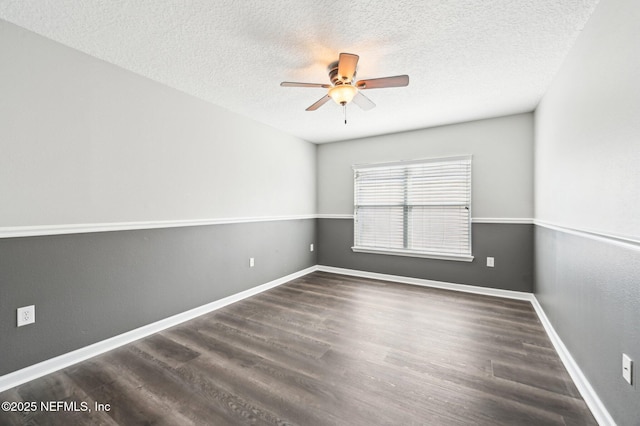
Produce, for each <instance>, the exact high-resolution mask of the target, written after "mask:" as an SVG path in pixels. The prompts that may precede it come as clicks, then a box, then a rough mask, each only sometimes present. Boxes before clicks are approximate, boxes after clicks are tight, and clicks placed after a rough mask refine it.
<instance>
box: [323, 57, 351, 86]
mask: <svg viewBox="0 0 640 426" xmlns="http://www.w3.org/2000/svg"><path fill="white" fill-rule="evenodd" d="M338 62H339V61H334V62H331V63H330V64H329V66H328V67H327V70H328V71H329V80H331V84H333V85H334V86H336V85H339V84H351V81H353V80H355V79H356V71H354V72H353V77H352V78H351V81H347V80H343V79H341V78H340V75H338Z"/></svg>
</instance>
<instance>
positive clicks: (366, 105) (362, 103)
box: [353, 92, 376, 111]
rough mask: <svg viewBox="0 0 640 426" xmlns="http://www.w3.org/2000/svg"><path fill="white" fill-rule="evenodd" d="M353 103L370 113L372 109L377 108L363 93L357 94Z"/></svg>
mask: <svg viewBox="0 0 640 426" xmlns="http://www.w3.org/2000/svg"><path fill="white" fill-rule="evenodd" d="M353 103H354V104H356V105H358V106H359V107H360V108H362V109H363V110H365V111H369V110H370V109H371V108H373V107H375V106H376V104H374V103H373V101H372V100H371V99H369V98H367V97H366V96H365V95H363V94H362V93H361V92H358V93H356V95H355V96H354V97H353Z"/></svg>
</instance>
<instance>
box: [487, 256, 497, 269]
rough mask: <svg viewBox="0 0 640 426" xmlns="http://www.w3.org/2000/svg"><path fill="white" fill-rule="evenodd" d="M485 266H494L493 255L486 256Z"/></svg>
mask: <svg viewBox="0 0 640 426" xmlns="http://www.w3.org/2000/svg"><path fill="white" fill-rule="evenodd" d="M487 266H488V267H489V268H493V267H494V266H495V260H494V259H493V257H487Z"/></svg>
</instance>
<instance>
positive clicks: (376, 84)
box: [356, 75, 409, 89]
mask: <svg viewBox="0 0 640 426" xmlns="http://www.w3.org/2000/svg"><path fill="white" fill-rule="evenodd" d="M408 85H409V76H408V75H395V76H393V77H382V78H372V79H370V80H360V81H358V82H357V83H356V87H357V88H358V89H382V88H384V87H403V86H408Z"/></svg>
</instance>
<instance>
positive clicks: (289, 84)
mask: <svg viewBox="0 0 640 426" xmlns="http://www.w3.org/2000/svg"><path fill="white" fill-rule="evenodd" d="M280 86H282V87H322V88H323V89H328V88H330V87H331V85H330V84H320V83H296V82H292V81H283V82H282V83H280Z"/></svg>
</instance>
